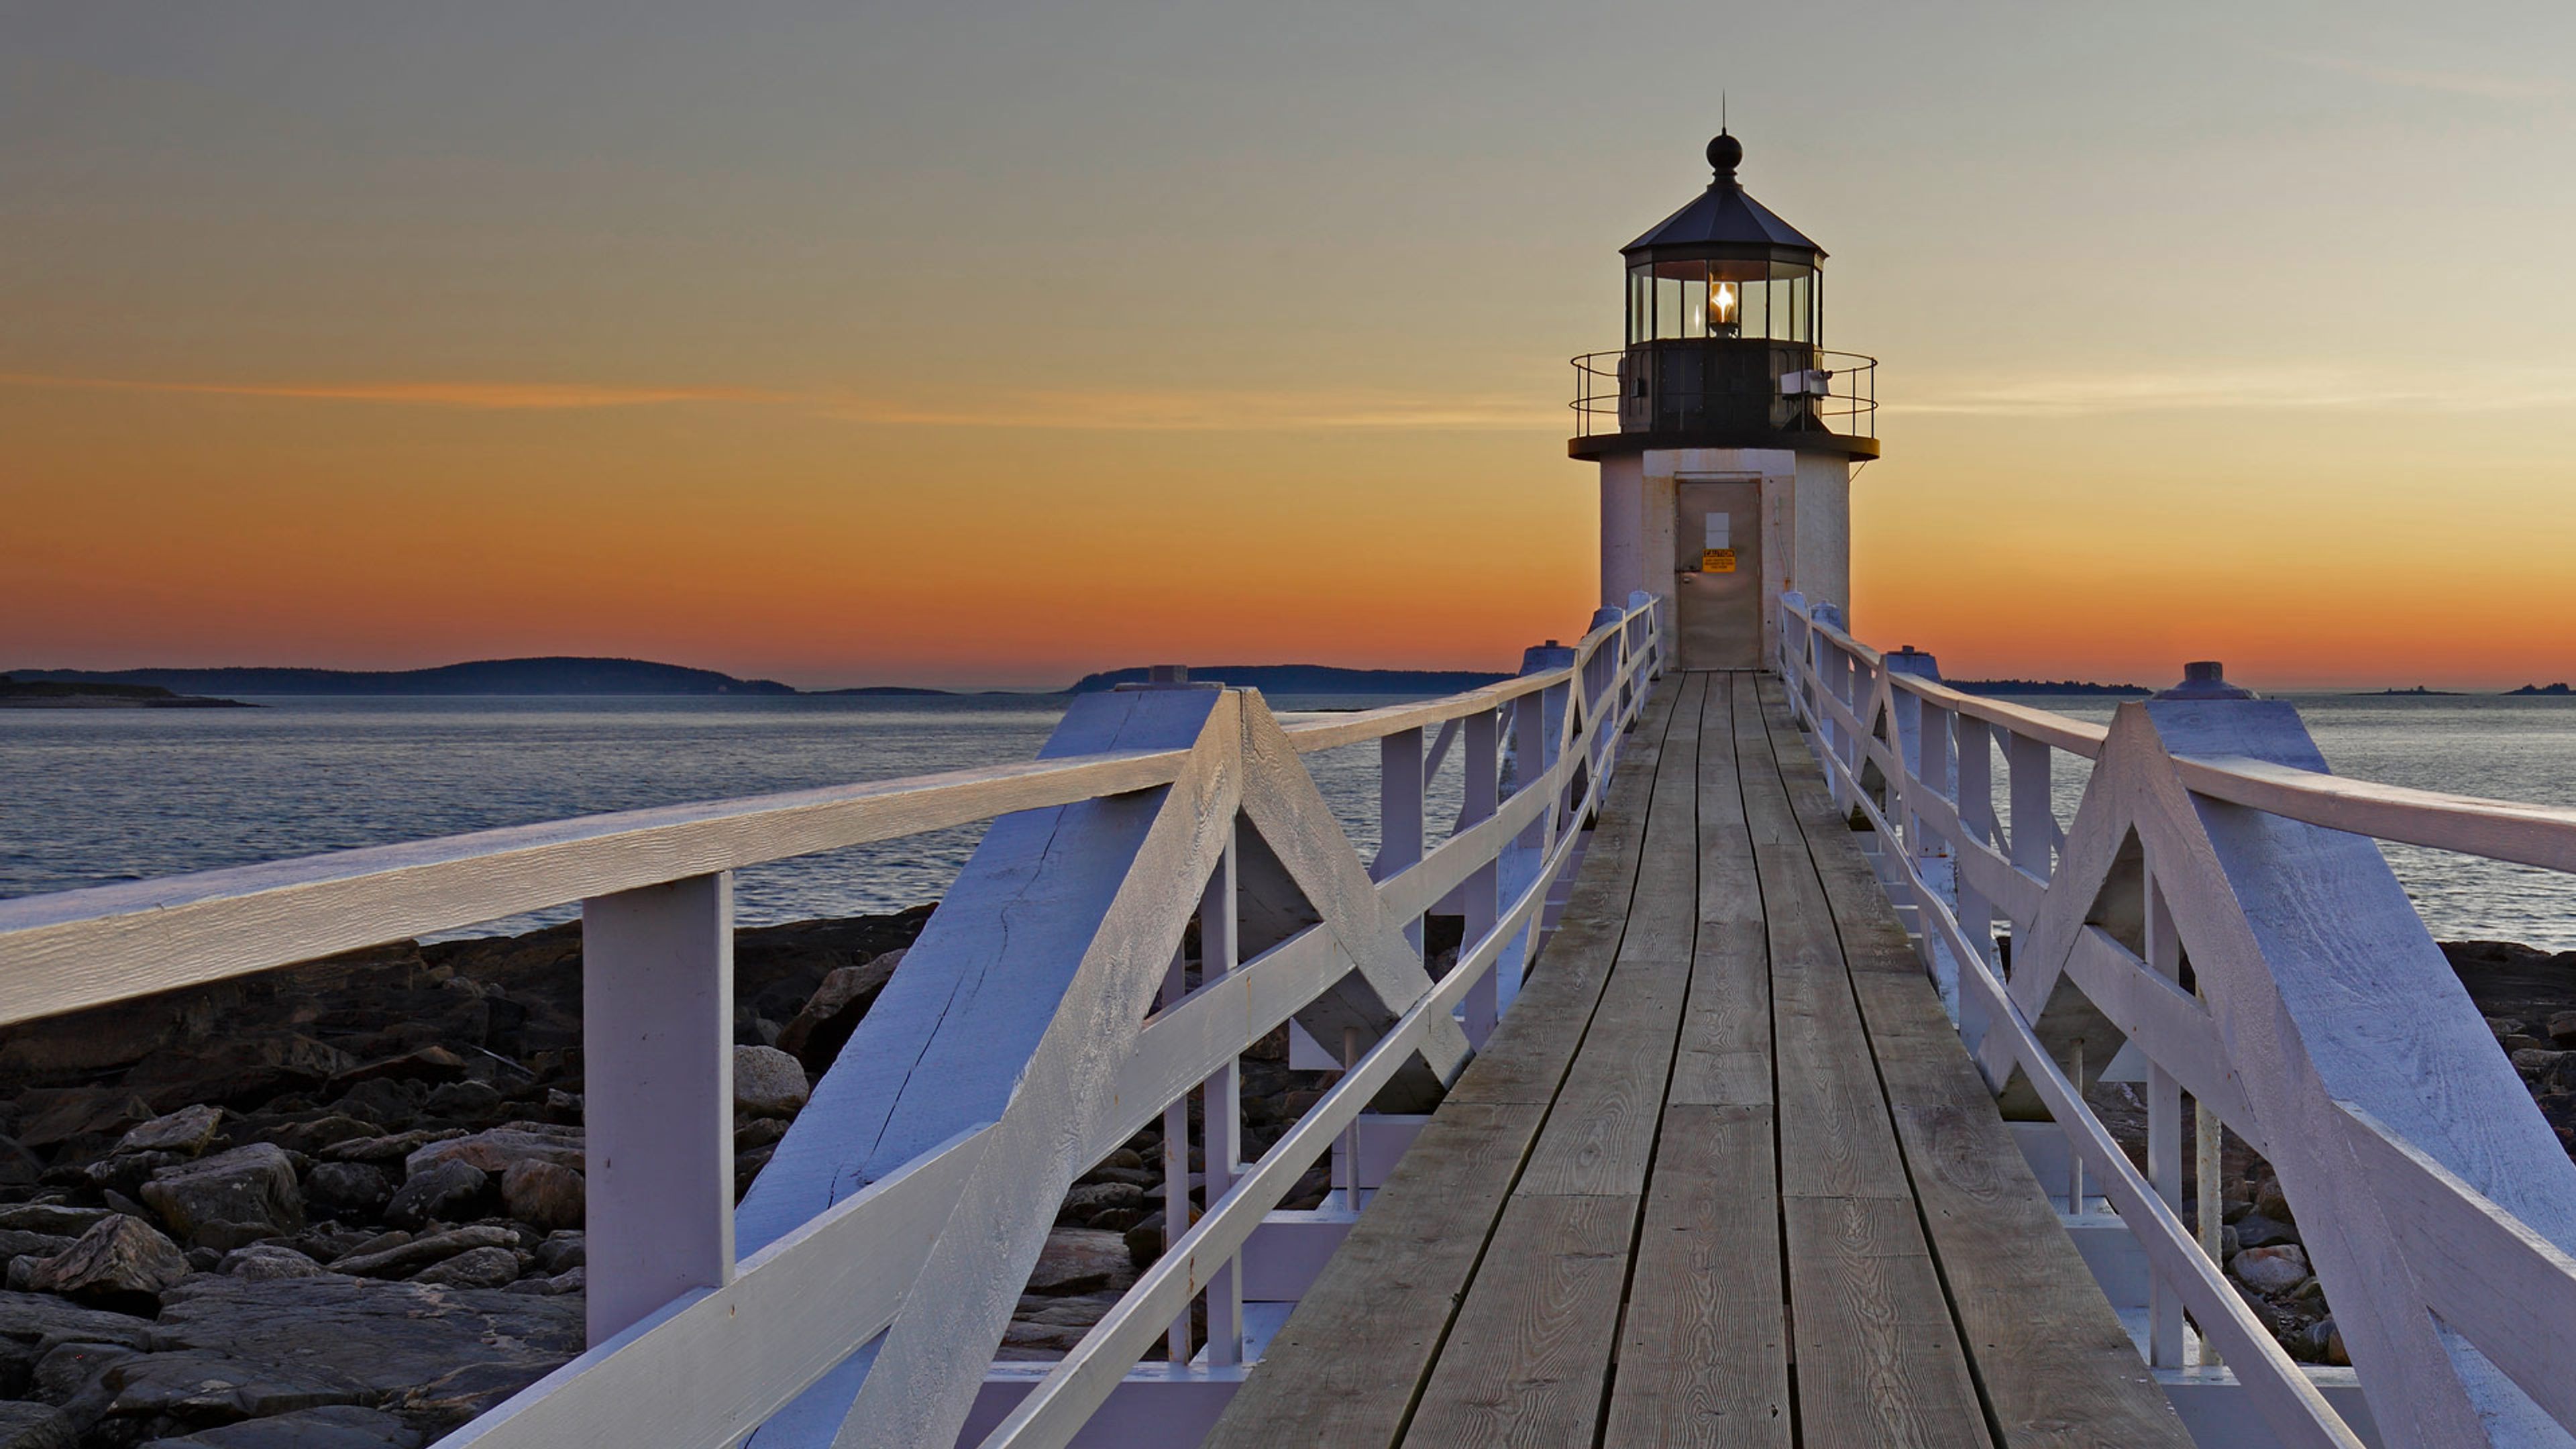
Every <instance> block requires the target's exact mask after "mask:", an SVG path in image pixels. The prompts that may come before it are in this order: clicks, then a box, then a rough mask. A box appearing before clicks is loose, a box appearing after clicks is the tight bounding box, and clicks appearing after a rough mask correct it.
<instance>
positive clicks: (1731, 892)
mask: <svg viewBox="0 0 2576 1449" xmlns="http://www.w3.org/2000/svg"><path fill="white" fill-rule="evenodd" d="M1734 693H1735V692H1734V687H1733V685H1732V683H1731V682H1730V683H1728V684H1726V685H1724V686H1723V687H1719V688H1713V689H1711V690H1710V691H1709V696H1708V703H1707V706H1706V708H1705V709H1704V710H1703V712H1702V714H1701V723H1700V730H1701V746H1700V752H1699V931H1698V935H1697V939H1696V942H1695V944H1694V949H1693V951H1692V963H1691V993H1690V1003H1689V1007H1688V1011H1687V1014H1686V1015H1685V1016H1684V1018H1683V1022H1682V1030H1681V1040H1680V1044H1679V1049H1678V1052H1677V1054H1676V1056H1675V1058H1674V1061H1673V1080H1672V1084H1671V1086H1670V1087H1669V1088H1668V1089H1667V1090H1666V1092H1665V1100H1666V1101H1668V1102H1691V1103H1712V1104H1752V1103H1760V1104H1763V1105H1768V1104H1769V1103H1770V1101H1771V966H1770V956H1769V946H1768V941H1767V932H1766V930H1765V927H1764V924H1763V914H1762V886H1761V881H1760V879H1759V876H1758V873H1757V871H1756V869H1755V867H1754V863H1753V840H1752V835H1751V833H1750V831H1749V830H1748V829H1747V828H1746V824H1745V811H1744V792H1743V780H1742V774H1741V771H1740V769H1739V768H1738V765H1737V759H1736V750H1735V740H1734V733H1735V699H1734Z"/></svg>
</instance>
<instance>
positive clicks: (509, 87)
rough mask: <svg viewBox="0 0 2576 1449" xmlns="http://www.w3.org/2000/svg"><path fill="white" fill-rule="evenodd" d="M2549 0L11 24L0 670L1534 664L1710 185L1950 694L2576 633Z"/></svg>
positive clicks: (1573, 575) (0, 274) (2431, 653)
mask: <svg viewBox="0 0 2576 1449" xmlns="http://www.w3.org/2000/svg"><path fill="white" fill-rule="evenodd" d="M2571 60H2576V7H2570V6H2567V5H2565V4H2563V3H2558V0H2551V3H2530V4H2489V3H2465V4H2451V5H2446V6H2441V7H2435V8H2427V7H2423V6H2421V5H2416V4H2408V5H2393V4H2367V5H2353V4H2261V3H2257V4H2245V3H2232V4H2225V5H2220V4H2197V3H2179V4H2165V5H2159V6H2155V7H2152V8H2151V7H2144V6H2127V7H2094V6H2084V7H2075V6H2066V7H2059V6H2045V5H2038V4H1995V5H1942V6H1897V5H1886V6H1879V7H1864V6H1850V5H1833V4H1814V5H1804V6H1794V7H1790V6H1755V5H1709V4H1697V5H1663V6H1646V5H1630V6H1617V7H1597V6H1585V7H1571V6H1569V7H1562V8H1556V9H1543V8H1540V7H1536V6H1532V5H1528V4H1517V3H1514V4H1483V5H1465V4H1455V5H1394V6H1389V5H1385V4H1342V3H1333V4H1321V5H1276V4H1269V5H1226V6H1220V5H1211V4H1205V3H1195V4H1165V5H1150V4H1126V3H1117V4H1099V3H1086V4H1082V5H1057V6H1025V7H1004V6H997V5H988V4H971V3H953V0H952V3H943V4H937V5H929V4H878V5H868V6H852V5H844V4H800V5H764V4H742V5H727V6H703V5H701V6H677V5H673V6H659V5H634V4H619V5H612V4H606V3H593V0H581V3H572V0H567V3H557V4H548V5H542V6H504V5H437V6H340V5H329V4H319V3H314V4H300V5H273V4H261V3H227V4H222V5H207V6H167V5H141V4H132V5H128V4H82V5H77V6H64V5H41V4H33V3H25V4H21V3H11V0H0V504H5V513H0V668H5V667H7V666H10V665H19V666H29V667H47V666H50V667H91V668H112V667H130V666H141V665H214V664H314V665H340V666H350V667H374V668H385V667H410V666H417V665H429V664H438V663H445V662H450V661H453V660H458V659H466V658H480V657H493V656H501V655H521V654H539V653H581V654H622V655H635V656H641V657H647V658H654V659H664V660H670V661H673V662H679V663H686V664H694V665H701V666H706V667H710V668H717V669H723V670H726V671H729V672H733V673H737V674H746V675H766V676H770V677H776V678H782V679H786V680H789V681H791V682H795V683H798V684H804V685H816V686H828V685H845V684H865V683H888V682H917V683H952V684H957V683H1000V684H1030V685H1034V684H1058V683H1062V682H1064V681H1065V680H1068V679H1070V678H1071V677H1072V676H1074V675H1076V674H1079V673H1081V672H1083V671H1085V670H1089V669H1094V668H1101V667H1108V666H1114V665H1122V664H1134V663H1143V662H1147V661H1149V660H1165V659H1186V660H1194V661H1200V662H1212V661H1218V660H1223V661H1267V660H1316V661H1325V662H1335V663H1347V664H1368V665H1436V666H1457V667H1465V666H1485V667H1495V668H1507V667H1510V666H1511V665H1512V664H1514V663H1515V662H1516V661H1517V659H1518V657H1519V651H1520V648H1521V646H1523V645H1524V644H1528V643H1534V642H1536V641H1538V640H1539V639H1541V638H1542V637H1546V636H1559V637H1562V636H1565V635H1568V634H1570V633H1572V632H1576V631H1578V630H1579V629H1580V627H1581V625H1582V623H1583V620H1584V618H1585V616H1586V615H1587V614H1588V612H1589V605H1590V602H1591V598H1592V594H1593V589H1594V583H1593V576H1594V571H1595V566H1596V555H1595V551H1594V531H1595V509H1596V501H1595V492H1594V483H1593V477H1594V473H1593V469H1592V467H1591V466H1590V465H1588V464H1583V463H1577V462H1574V461H1571V460H1569V459H1568V458H1567V457H1566V456H1565V450H1564V438H1565V434H1566V432H1567V430H1568V423H1569V417H1568V413H1567V410H1566V408H1565V400H1566V397H1567V396H1568V391H1569V372H1568V369H1567V367H1566V363H1565V359H1566V358H1567V357H1568V356H1569V355H1570V354H1573V353H1577V352H1587V351H1592V350H1595V349H1599V348H1606V347H1611V346H1615V345H1616V344H1617V342H1618V336H1619V326H1620V307H1621V294H1620V281H1621V277H1620V270H1619V261H1618V256H1617V249H1618V247H1619V246H1620V244H1621V243H1623V242H1625V241H1627V240H1628V239H1629V238H1630V237H1632V236H1634V235H1635V234H1636V233H1638V232H1639V231H1641V230H1643V229H1645V228H1646V227H1647V226H1649V225H1651V224H1652V223H1653V222H1655V221H1656V220H1657V219H1659V218H1660V217H1662V216H1663V215H1664V214H1665V213H1667V212H1668V211H1670V210H1672V209H1673V208H1674V207H1676V206H1679V205H1680V204H1681V203H1682V202H1684V201H1686V200H1688V199H1689V198H1690V197H1691V195H1693V194H1694V193H1695V192H1696V191H1697V189H1698V188H1699V187H1700V186H1701V185H1703V184H1704V183H1705V181H1706V178H1707V172H1706V167H1705V165H1704V163H1703V162H1702V161H1701V160H1700V148H1701V147H1702V145H1703V144H1704V143H1705V142H1706V140H1707V137H1708V135H1709V134H1710V132H1711V131H1713V130H1714V129H1715V127H1716V124H1717V117H1718V92H1719V90H1720V88H1721V87H1723V88H1724V89H1725V90H1726V92H1727V93H1728V96H1729V105H1730V108H1731V115H1732V119H1733V122H1734V130H1735V132H1736V134H1738V135H1739V136H1740V137H1742V138H1743V140H1744V142H1745V146H1746V150H1747V156H1746V160H1745V163H1744V168H1743V176H1744V180H1745V184H1746V186H1747V187H1748V189H1750V190H1751V191H1752V192H1753V193H1754V194H1755V195H1756V196H1758V197H1760V198H1761V199H1762V200H1763V201H1764V202H1765V203H1767V204H1768V205H1770V206H1771V207H1772V208H1774V209H1775V210H1777V211H1779V212H1780V213H1782V214H1783V215H1784V216H1786V217H1787V218H1788V219H1789V220H1790V221H1791V222H1793V223H1795V224H1796V225H1798V226H1799V227H1800V228H1801V229H1803V230H1805V231H1806V232H1807V233H1808V234H1809V235H1811V236H1813V237H1815V238H1816V239H1817V240H1818V241H1820V242H1821V243H1822V244H1823V245H1824V246H1825V247H1826V248H1827V249H1828V250H1829V251H1830V252H1831V253H1832V258H1831V260H1830V261H1829V262H1828V263H1827V264H1826V275H1827V278H1828V280H1827V284H1826V291H1825V297H1826V331H1825V340H1826V342H1827V344H1828V345H1830V346H1835V347H1841V348H1849V349H1854V350H1858V351H1863V352H1869V353H1874V354H1876V355H1878V356H1879V357H1880V358H1881V359H1882V365H1881V367H1880V369H1879V373H1878V384H1877V386H1878V395H1879V397H1880V398H1881V399H1882V400H1883V402H1884V404H1885V406H1884V408H1883V411H1882V413H1881V421H1880V426H1879V432H1880V435H1881V436H1882V437H1883V438H1884V440H1885V444H1886V457H1885V459H1884V460H1883V461H1881V462H1878V463H1876V464H1873V465H1871V466H1870V467H1868V468H1867V469H1866V470H1865V471H1864V472H1863V473H1862V474H1861V475H1860V477H1859V479H1858V481H1857V482H1856V484H1855V488H1854V505H1853V508H1854V516H1855V522H1854V529H1855V542H1854V550H1853V551H1854V558H1853V577H1854V580H1855V583H1854V589H1855V593H1856V598H1855V600H1854V608H1853V614H1854V618H1855V622H1856V623H1857V625H1858V626H1859V632H1861V633H1862V635H1863V636H1864V637H1866V638H1870V639H1872V640H1875V641H1878V642H1882V643H1885V644H1887V645H1889V646H1893V645H1895V644H1897V643H1900V642H1903V643H1912V644H1915V645H1917V646H1919V647H1922V648H1925V649H1931V650H1934V651H1936V652H1938V653H1939V655H1940V656H1941V659H1942V663H1943V665H1944V667H1945V669H1946V670H1947V672H1949V673H1950V674H1952V675H1953V676H1969V675H1990V674H2019V675H2047V676H2062V675H2080V676H2086V677H2093V678H2120V679H2135V680H2139V681H2142V682H2149V683H2155V682H2162V681H2164V680H2168V679H2171V678H2173V677H2176V676H2177V675H2178V674H2179V669H2180V663H2181V661H2182V660H2184V659H2186V658H2201V657H2220V658H2224V659H2225V660H2226V661H2227V662H2228V664H2229V667H2230V672H2231V674H2233V675H2235V676H2236V677H2238V678H2240V679H2244V680H2247V681H2249V682H2252V683H2254V684H2256V685H2257V686H2264V685H2269V686H2273V687H2294V686H2299V685H2319V684H2354V685H2367V686H2371V687H2377V686H2381V685H2411V684H2415V683H2418V682H2423V683H2429V684H2433V685H2436V686H2440V685H2445V684H2456V685H2477V686H2487V685H2512V684H2519V683H2521V682H2524V681H2526V680H2534V679H2537V680H2543V681H2546V680H2551V679H2564V678H2570V677H2576V426H2571V424H2576V277H2571V276H2570V267H2571V262H2576V65H2571Z"/></svg>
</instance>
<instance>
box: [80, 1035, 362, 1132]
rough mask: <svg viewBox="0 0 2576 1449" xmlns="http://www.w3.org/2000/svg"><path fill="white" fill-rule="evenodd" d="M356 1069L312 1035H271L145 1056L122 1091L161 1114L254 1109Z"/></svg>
mask: <svg viewBox="0 0 2576 1449" xmlns="http://www.w3.org/2000/svg"><path fill="white" fill-rule="evenodd" d="M352 1065H354V1063H352V1062H351V1061H350V1059H349V1056H348V1054H347V1053H345V1052H342V1051H340V1050H339V1049H338V1048H336V1047H330V1046H325V1045H323V1044H322V1043H321V1042H318V1041H315V1040H314V1039H313V1038H311V1037H309V1036H305V1035H303V1034H301V1033H298V1032H291V1031H284V1032H269V1033H263V1034H259V1035H251V1036H238V1037H219V1038H216V1039H214V1040H212V1041H208V1042H204V1043H200V1044H198V1045H196V1046H194V1047H191V1048H190V1049H188V1050H186V1051H173V1052H161V1053H158V1054H156V1055H153V1056H150V1057H146V1058H145V1059H144V1060H143V1062H142V1063H141V1064H140V1065H138V1066H137V1067H135V1069H134V1070H133V1071H130V1072H128V1073H126V1074H125V1081H124V1083H123V1086H124V1089H125V1090H126V1091H129V1092H132V1093H133V1094H134V1095H136V1096H138V1097H141V1098H142V1099H143V1100H144V1101H146V1102H148V1103H150V1104H151V1106H152V1110H153V1111H154V1112H156V1113H158V1112H175V1111H177V1110H178V1109H179V1108H181V1107H184V1106H186V1105H188V1104H189V1103H192V1102H213V1103H218V1104H239V1105H243V1106H251V1105H256V1104H258V1103H260V1102H265V1101H267V1100H268V1099H269V1098H271V1097H274V1096H276V1095H278V1094H279V1093H281V1092H290V1091H295V1090H298V1089H300V1088H306V1087H318V1086H320V1085H322V1084H323V1083H324V1082H327V1081H329V1080H331V1079H332V1078H333V1077H335V1076H338V1075H339V1074H340V1073H342V1072H344V1071H347V1070H348V1069H349V1068H350V1067H351V1066H352Z"/></svg>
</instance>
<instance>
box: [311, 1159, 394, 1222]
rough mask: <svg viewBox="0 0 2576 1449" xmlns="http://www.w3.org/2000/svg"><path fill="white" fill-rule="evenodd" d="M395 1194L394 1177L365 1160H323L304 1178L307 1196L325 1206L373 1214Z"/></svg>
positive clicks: (317, 1203)
mask: <svg viewBox="0 0 2576 1449" xmlns="http://www.w3.org/2000/svg"><path fill="white" fill-rule="evenodd" d="M393 1195H394V1180H393V1179H392V1178H391V1177H388V1176H386V1175H385V1171H384V1169H383V1168H380V1167H370V1166H368V1165H367V1164H365V1163H363V1162H321V1163H316V1164H314V1167H313V1170H312V1171H311V1172H309V1173H307V1174H305V1177H304V1196H305V1197H306V1198H307V1199H308V1200H310V1201H311V1202H313V1203H315V1204H316V1205H319V1206H321V1207H325V1208H335V1209H341V1210H346V1211H355V1212H361V1213H371V1212H374V1211H375V1210H376V1209H378V1208H381V1207H383V1206H384V1205H385V1204H386V1202H388V1201H390V1200H391V1199H392V1197H393Z"/></svg>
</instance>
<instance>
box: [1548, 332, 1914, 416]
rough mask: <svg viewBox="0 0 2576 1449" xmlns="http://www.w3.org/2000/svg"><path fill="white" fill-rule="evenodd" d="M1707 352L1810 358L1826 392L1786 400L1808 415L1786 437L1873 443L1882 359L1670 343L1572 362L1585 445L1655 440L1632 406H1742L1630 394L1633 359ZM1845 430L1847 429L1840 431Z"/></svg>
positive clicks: (1688, 394)
mask: <svg viewBox="0 0 2576 1449" xmlns="http://www.w3.org/2000/svg"><path fill="white" fill-rule="evenodd" d="M1694 344H1706V345H1711V346H1715V347H1720V348H1739V347H1740V348H1747V349H1749V348H1756V347H1763V346H1770V347H1774V348H1779V349H1782V350H1793V351H1798V352H1803V353H1805V354H1806V356H1807V357H1808V358H1809V359H1810V361H1811V363H1812V366H1811V367H1810V368H1809V369H1807V370H1808V371H1810V372H1813V373H1817V374H1821V377H1822V381H1823V385H1824V389H1825V390H1824V391H1822V392H1797V393H1788V392H1783V393H1781V394H1779V396H1780V397H1781V398H1784V399H1792V400H1799V401H1803V402H1804V403H1806V404H1808V407H1806V408H1801V409H1798V410H1796V411H1795V413H1794V415H1793V416H1791V417H1790V418H1789V419H1788V421H1787V422H1786V424H1785V425H1784V426H1783V427H1782V428H1781V431H1783V432H1801V433H1838V434H1840V435H1842V436H1846V437H1849V436H1867V434H1868V429H1869V427H1871V426H1873V425H1874V420H1875V418H1876V416H1877V413H1878V393H1877V372H1878V359H1877V358H1875V357H1871V356H1869V355H1868V354H1866V353H1860V352H1838V351H1834V350H1832V349H1830V348H1824V347H1818V346H1815V345H1814V344H1813V343H1807V342H1798V341H1794V340H1791V339H1787V338H1736V339H1723V338H1721V339H1708V338H1665V339H1662V340H1661V341H1660V342H1659V343H1638V344H1635V345H1633V346H1631V347H1627V348H1621V349H1618V350H1615V351H1609V352H1587V353H1584V354H1582V355H1580V356H1577V357H1574V358H1571V359H1569V361H1570V362H1571V363H1572V364H1573V367H1574V398H1573V400H1572V401H1571V402H1569V403H1567V404H1566V406H1567V407H1569V408H1571V409H1573V412H1574V430H1575V434H1576V436H1578V437H1586V438H1592V437H1604V436H1609V435H1613V434H1617V433H1633V432H1651V431H1654V428H1653V427H1651V426H1648V427H1638V426H1635V425H1634V424H1633V423H1632V422H1631V421H1629V420H1628V418H1627V417H1626V415H1627V414H1628V413H1630V412H1631V411H1634V409H1633V408H1632V407H1631V404H1636V403H1647V404H1651V405H1652V406H1650V407H1649V408H1647V409H1646V410H1647V411H1648V412H1654V411H1656V410H1658V409H1660V408H1662V407H1664V406H1665V405H1666V403H1667V402H1668V401H1671V402H1675V403H1678V402H1679V401H1682V400H1695V401H1696V403H1697V405H1698V406H1699V407H1701V408H1703V409H1704V408H1706V407H1708V406H1710V405H1711V404H1712V402H1713V401H1722V404H1740V403H1742V402H1744V401H1745V399H1744V397H1743V396H1742V395H1740V394H1735V393H1728V392H1721V391H1717V390H1715V389H1714V388H1710V387H1705V386H1703V387H1699V388H1691V389H1682V390H1679V391H1666V390H1665V389H1663V388H1662V387H1661V386H1660V384H1656V383H1650V384H1649V385H1648V392H1647V393H1646V394H1645V395H1642V396H1640V395H1635V394H1632V393H1631V392H1630V390H1629V384H1630V383H1631V382H1632V381H1634V379H1633V378H1632V377H1631V375H1630V374H1629V373H1628V372H1627V370H1626V369H1627V367H1628V365H1629V364H1628V359H1629V358H1630V357H1631V356H1634V355H1642V354H1645V353H1647V352H1649V351H1651V350H1653V349H1656V348H1659V347H1669V346H1680V347H1685V348H1687V347H1690V346H1692V345H1694ZM1834 424H1841V426H1840V427H1839V428H1837V427H1835V426H1833V425H1834Z"/></svg>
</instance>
